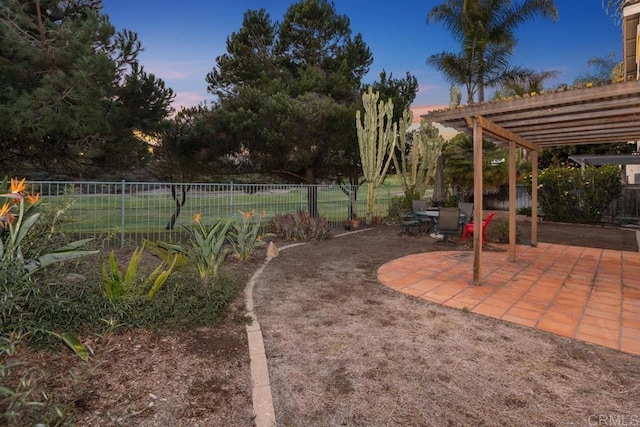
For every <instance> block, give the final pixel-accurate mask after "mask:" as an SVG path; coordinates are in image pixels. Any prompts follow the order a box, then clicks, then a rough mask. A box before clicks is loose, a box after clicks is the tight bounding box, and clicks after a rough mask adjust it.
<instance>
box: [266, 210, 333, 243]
mask: <svg viewBox="0 0 640 427" xmlns="http://www.w3.org/2000/svg"><path fill="white" fill-rule="evenodd" d="M267 227H268V229H269V232H270V233H273V234H274V235H276V236H278V237H280V238H282V239H284V240H301V241H308V240H323V239H327V238H328V237H329V232H330V231H331V226H330V225H329V223H328V222H327V220H326V218H324V217H322V216H319V217H315V218H314V217H311V216H309V214H308V213H306V212H302V211H301V212H298V213H295V214H292V213H287V214H278V215H276V216H274V217H273V218H271V220H269V224H268V226H267Z"/></svg>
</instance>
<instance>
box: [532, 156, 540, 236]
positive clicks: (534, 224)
mask: <svg viewBox="0 0 640 427" xmlns="http://www.w3.org/2000/svg"><path fill="white" fill-rule="evenodd" d="M531 246H533V247H536V246H538V152H537V151H535V150H534V151H532V152H531Z"/></svg>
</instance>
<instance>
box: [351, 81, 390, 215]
mask: <svg viewBox="0 0 640 427" xmlns="http://www.w3.org/2000/svg"><path fill="white" fill-rule="evenodd" d="M379 97H380V93H379V92H373V89H372V88H371V86H369V88H368V89H367V92H366V93H363V94H362V104H363V107H364V119H361V115H360V111H356V129H357V131H358V145H359V148H360V161H361V162H362V171H363V173H364V177H365V179H366V181H367V212H366V216H365V218H366V219H365V221H366V223H367V224H370V223H371V220H372V219H373V214H374V212H373V210H374V206H375V201H376V188H378V187H379V186H380V184H382V182H383V181H384V177H385V176H386V174H387V170H389V165H390V164H391V159H392V157H393V156H392V153H393V150H394V149H395V146H396V140H397V130H398V124H397V123H394V122H393V101H391V99H389V100H388V101H387V102H384V101H380V102H378V98H379Z"/></svg>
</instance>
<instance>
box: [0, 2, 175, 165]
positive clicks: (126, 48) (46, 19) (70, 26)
mask: <svg viewBox="0 0 640 427" xmlns="http://www.w3.org/2000/svg"><path fill="white" fill-rule="evenodd" d="M101 3H102V2H101V0H68V1H64V2H61V1H57V0H15V1H9V2H2V4H1V5H0V39H1V40H2V43H0V87H2V91H0V147H1V148H2V150H1V152H2V154H0V165H1V166H2V167H3V168H4V169H5V171H8V172H10V171H12V170H14V171H15V170H16V168H18V167H19V168H21V172H22V173H24V171H25V170H45V169H46V170H47V171H49V172H53V173H60V174H65V175H69V174H71V175H78V174H82V175H87V174H91V173H92V167H97V168H100V169H105V168H108V169H122V168H126V167H127V166H133V165H135V164H139V163H141V162H142V161H144V160H145V159H146V158H147V157H148V148H147V143H146V142H144V141H143V140H141V139H140V138H137V137H136V136H135V135H136V132H138V133H140V132H141V133H153V132H155V131H156V130H158V129H159V126H160V123H161V122H162V120H163V119H164V118H165V117H166V116H167V115H168V114H169V113H170V111H171V106H170V103H171V101H172V99H173V92H172V90H171V89H169V88H165V86H164V82H163V81H162V80H160V79H157V78H156V77H155V76H154V75H153V74H149V73H147V72H146V71H145V70H144V68H143V67H142V66H141V65H140V64H139V62H138V59H137V58H138V54H139V53H140V51H141V49H142V47H141V43H140V41H139V40H138V38H137V35H136V34H135V33H134V32H131V31H127V30H123V31H120V32H116V30H115V28H114V27H113V26H112V25H111V24H110V23H109V19H108V17H107V16H105V15H103V14H101V8H102V4H101Z"/></svg>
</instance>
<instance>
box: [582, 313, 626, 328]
mask: <svg viewBox="0 0 640 427" xmlns="http://www.w3.org/2000/svg"><path fill="white" fill-rule="evenodd" d="M580 324H581V325H593V326H598V327H601V328H606V329H618V328H620V320H619V319H617V320H616V319H607V318H604V317H598V316H592V315H588V314H585V315H584V316H583V317H582V319H581V321H580Z"/></svg>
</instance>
